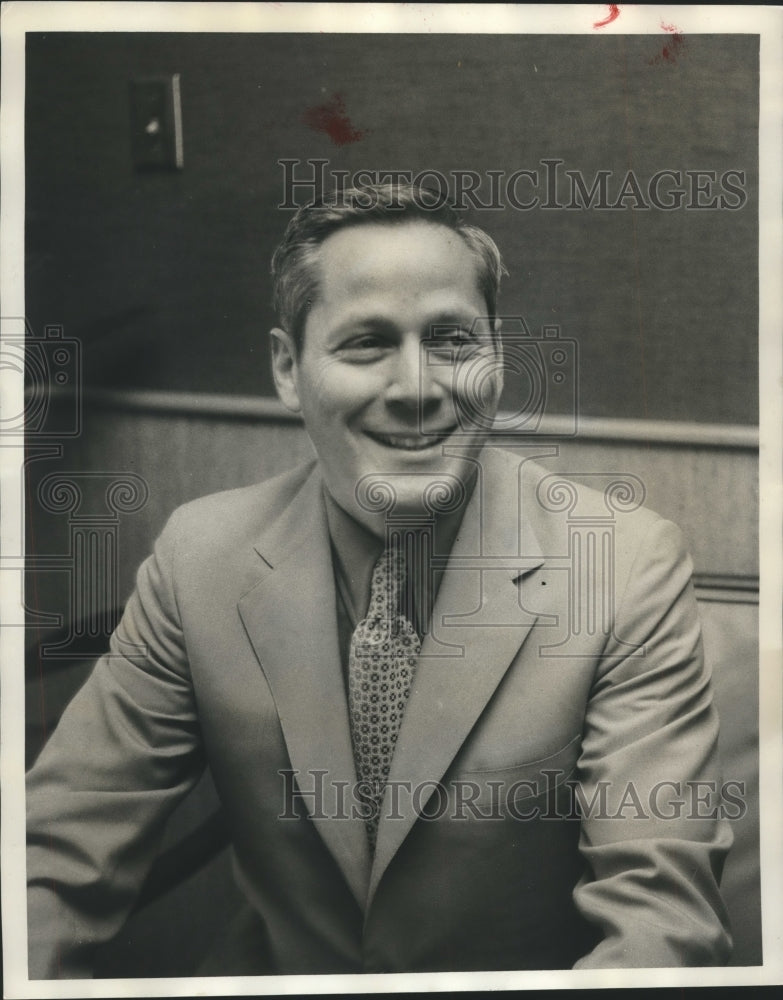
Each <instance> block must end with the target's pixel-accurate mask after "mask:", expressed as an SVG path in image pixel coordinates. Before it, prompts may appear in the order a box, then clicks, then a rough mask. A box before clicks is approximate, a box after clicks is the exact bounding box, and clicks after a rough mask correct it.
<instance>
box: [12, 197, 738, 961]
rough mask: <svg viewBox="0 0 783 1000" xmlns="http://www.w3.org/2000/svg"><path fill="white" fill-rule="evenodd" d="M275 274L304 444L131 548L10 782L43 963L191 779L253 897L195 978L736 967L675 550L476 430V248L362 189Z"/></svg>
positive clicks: (697, 653) (419, 211)
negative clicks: (84, 647)
mask: <svg viewBox="0 0 783 1000" xmlns="http://www.w3.org/2000/svg"><path fill="white" fill-rule="evenodd" d="M273 272H274V279H275V291H276V302H277V305H278V309H279V313H280V322H281V327H280V328H279V329H276V330H274V331H273V332H272V347H273V369H274V376H275V382H276V385H277V389H278V392H279V395H280V397H281V399H282V401H283V403H284V404H285V405H286V406H287V407H288V408H289V409H291V410H294V411H296V412H300V413H301V414H302V417H303V420H304V424H305V427H306V429H307V431H308V434H309V435H310V437H311V439H312V442H313V444H314V446H315V450H316V454H317V461H316V462H315V464H314V465H310V466H308V467H306V468H304V469H297V470H295V471H293V472H291V473H288V474H286V475H283V476H281V477H278V478H277V479H275V480H272V481H270V482H268V483H264V484H261V485H260V486H257V487H252V488H248V489H241V490H235V491H231V492H229V493H223V494H218V495H216V496H212V497H207V498H205V499H203V500H200V501H196V502H194V503H191V504H188V505H186V506H185V507H183V508H180V509H179V510H178V511H176V512H175V513H174V515H173V516H172V518H171V519H170V521H169V523H168V525H167V526H166V529H165V530H164V532H163V534H162V535H161V538H160V539H159V541H158V544H157V546H156V549H155V553H154V555H153V556H152V557H150V559H149V560H147V562H145V563H144V565H143V566H142V567H141V569H140V571H139V575H138V581H137V588H136V591H135V593H134V594H133V596H132V597H131V599H130V602H129V604H128V607H127V609H126V611H125V614H124V617H123V619H122V622H121V623H120V625H119V627H118V629H117V631H116V633H115V635H114V636H113V638H112V642H111V651H110V653H109V654H108V655H107V656H106V657H104V658H103V659H102V660H100V661H99V663H98V664H97V666H96V668H95V671H94V673H93V675H92V677H91V678H90V680H89V681H88V682H87V684H86V685H85V687H84V688H83V689H82V691H81V692H80V693H79V694H78V695H77V697H76V698H75V699H74V701H73V702H72V703H71V705H70V706H69V708H68V709H67V711H66V713H65V715H64V717H63V720H62V722H61V724H60V726H59V727H58V729H57V731H56V732H55V734H54V736H53V737H52V739H51V741H50V743H49V744H48V745H47V747H46V748H45V750H44V752H43V753H42V755H41V757H40V759H39V761H38V762H37V764H36V766H35V767H34V768H33V770H32V772H31V775H30V784H29V796H28V802H29V838H30V850H29V860H28V878H29V882H30V895H29V924H30V940H31V949H30V963H31V964H30V973H31V976H33V977H52V976H58V975H71V976H73V975H85V974H89V961H90V953H91V951H92V949H93V947H94V945H95V944H96V943H98V942H100V941H103V940H106V939H108V938H110V937H111V936H112V935H113V934H114V933H116V932H117V931H118V930H119V928H120V927H121V925H122V921H123V920H124V918H125V916H126V914H127V913H128V911H129V909H130V907H131V906H132V904H133V900H134V898H135V895H136V893H137V891H138V889H139V886H140V885H141V883H142V881H143V878H144V876H145V873H146V872H147V870H148V868H149V865H150V863H151V860H152V857H153V856H154V852H155V849H156V845H157V843H158V840H159V837H160V833H161V829H162V826H163V824H164V822H165V819H166V817H167V816H168V814H169V813H170V812H171V810H172V808H173V807H174V805H175V804H176V803H177V802H178V801H179V800H180V799H181V797H182V796H183V795H184V794H185V793H186V792H187V791H188V790H189V789H190V788H191V787H192V786H193V784H194V783H195V781H196V780H197V778H198V776H199V774H200V773H201V771H202V769H203V767H204V766H205V764H208V765H209V767H210V768H211V771H212V775H213V777H214V781H215V785H216V788H217V790H218V793H219V795H220V797H221V799H222V802H223V805H224V808H225V811H226V813H227V816H228V821H229V824H230V826H231V830H232V839H233V847H234V851H235V854H236V866H235V870H236V877H237V880H238V882H239V885H240V887H241V888H242V890H243V892H244V894H245V896H246V897H247V900H248V910H247V914H246V915H245V916H244V917H243V918H242V920H240V921H239V922H238V923H237V925H236V926H235V927H232V929H231V932H230V933H229V934H228V935H227V940H226V941H225V942H223V943H222V945H221V948H220V949H219V951H220V955H221V956H222V957H223V960H224V961H223V965H222V966H219V965H218V966H213V969H214V971H221V972H223V973H225V974H252V973H259V974H263V973H268V972H279V973H336V972H362V971H367V972H395V971H437V970H446V969H454V970H478V969H537V968H567V967H570V966H574V965H575V966H577V967H582V968H587V967H612V966H616V967H620V966H673V965H700V964H716V963H722V962H724V961H725V960H726V958H727V955H728V952H729V946H730V945H729V937H728V931H727V928H726V919H725V912H724V909H723V905H722V902H721V900H720V896H719V892H718V881H719V877H720V871H721V867H722V861H723V857H724V855H725V852H726V850H727V849H728V846H729V843H730V836H729V834H728V832H727V830H726V827H725V825H724V824H723V823H722V822H721V820H720V816H719V811H718V810H717V809H716V808H714V803H707V804H705V801H704V795H703V794H702V793H699V794H697V795H696V796H695V799H694V796H691V798H692V799H693V801H691V802H690V804H689V803H688V801H686V800H687V798H688V792H689V790H692V789H693V788H694V787H695V788H696V789H697V791H698V789H702V792H703V790H704V789H705V788H706V789H710V788H712V789H714V788H715V787H717V781H718V778H719V775H718V768H717V762H716V737H717V720H716V717H715V713H714V710H713V707H712V701H711V692H710V684H709V678H708V676H707V674H706V673H705V670H704V666H703V662H702V652H701V640H700V630H699V624H698V618H697V613H696V609H695V602H694V598H693V594H692V590H691V585H690V571H691V566H690V561H689V559H688V557H687V555H686V553H685V552H684V550H683V548H682V543H681V539H680V535H679V532H678V531H677V529H676V528H675V527H674V526H673V525H671V524H670V523H668V522H666V521H663V520H662V519H660V518H659V517H657V515H655V514H653V513H651V512H649V511H646V510H644V509H642V508H638V509H630V508H633V507H634V504H632V503H625V506H626V507H628V508H629V510H628V511H627V512H622V513H617V514H616V516H615V517H613V519H610V520H611V530H609V529H608V528H607V529H606V530H604V529H603V528H600V525H606V514H607V511H608V510H614V511H617V510H619V509H620V508H622V507H623V498H622V497H621V498H620V502H619V504H618V503H615V506H614V507H612V504H611V502H610V501H612V496H613V494H612V491H611V490H609V491H607V492H606V493H605V494H601V493H596V492H594V491H592V490H588V489H586V488H585V487H582V486H579V487H576V486H575V485H574V484H567V483H565V482H564V481H562V480H559V481H558V480H556V479H554V478H553V477H552V476H551V475H549V474H548V473H547V472H545V470H544V469H542V468H541V467H540V466H538V465H537V464H536V463H534V462H532V461H530V455H531V454H533V455H534V454H535V448H527V449H524V448H523V449H517V450H516V451H514V450H510V451H509V450H504V449H500V448H498V447H496V446H495V444H496V442H494V441H493V440H491V439H490V436H489V428H490V422H491V421H489V420H488V419H487V417H488V416H489V417H492V416H494V414H495V411H496V410H497V406H498V402H499V398H500V392H501V388H502V381H503V380H502V373H503V368H504V364H505V365H506V366H508V359H507V360H506V361H505V362H504V360H503V352H502V346H501V340H500V321H499V319H498V318H497V316H496V294H497V289H498V284H499V280H500V276H501V273H502V264H501V261H500V256H499V253H498V251H497V249H496V247H495V246H494V244H493V243H492V241H491V240H490V239H489V237H487V236H486V234H484V233H483V232H481V231H480V230H477V229H475V228H472V227H468V226H465V225H464V224H463V222H462V221H461V220H460V218H459V217H457V216H456V215H455V214H454V213H453V212H452V211H451V210H450V209H449V207H448V206H447V205H446V204H445V203H443V202H439V203H438V204H437V205H435V204H434V203H433V201H432V198H431V196H430V195H427V193H426V192H423V191H422V190H418V189H414V188H410V187H404V186H398V187H392V186H379V187H371V188H366V189H362V190H361V191H351V192H347V193H346V194H345V195H344V196H343V197H342V199H340V200H339V201H337V202H336V203H335V204H334V205H328V204H316V205H314V206H310V207H309V208H306V209H302V210H300V211H299V212H298V213H297V215H296V217H295V218H294V219H293V220H292V221H291V223H290V225H289V227H288V230H287V231H286V235H285V237H284V240H283V243H282V245H281V246H280V247H279V248H278V250H277V252H276V254H275V258H274V263H273ZM564 497H565V499H566V500H567V501H568V502H567V503H564ZM616 499H617V498H616V497H615V500H616ZM625 499H626V500H627V498H625ZM607 503H609V505H608V506H607ZM577 504H578V505H579V508H578V509H579V511H580V512H581V511H583V510H585V509H588V510H590V511H592V512H593V515H595V512H596V511H599V512H601V513H600V516H597V515H596V516H593V518H592V520H590V518H588V519H587V521H589V523H590V524H591V525H592V526H593V527H592V528H591V531H584V532H583V533H582V534H581V535H580V534H579V532H578V531H577V532H575V531H574V521H573V519H571V520H569V517H568V516H567V515H568V513H569V511H573V510H575V509H576V508H575V505H577ZM587 521H584V519H583V522H579V523H587ZM596 525H599V527H595V526H596ZM591 532H592V533H591ZM596 540H597V541H596ZM596 544H597V545H598V558H597V559H593V556H594V555H595V552H594V548H595V545H596ZM581 546H583V547H581ZM576 552H580V553H582V554H583V560H582V562H581V563H580V562H579V560H578V559H576V557H575V556H574V553H576ZM569 553H570V554H571V557H572V558H571V568H570V569H569V567H568V566H566V565H564V554H565V556H568V555H569ZM587 566H589V567H591V569H590V572H588V573H587V575H585V573H584V567H587ZM593 568H594V571H593ZM699 795H701V798H699Z"/></svg>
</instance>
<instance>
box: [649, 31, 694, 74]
mask: <svg viewBox="0 0 783 1000" xmlns="http://www.w3.org/2000/svg"><path fill="white" fill-rule="evenodd" d="M661 28H663V30H664V31H666V32H668V33H669V34H670V35H671V41H669V42H667V43H666V45H664V47H663V48H662V49H661V51H660V52H659V53H658V54H657V55H655V56H653V57H652V59H648V60H647V65H648V66H662V65H663V64H664V63H668V64H669V65H670V66H673V65H675V64H676V63H677V62H678V60H679V59H680V57H681V56H684V55H685V53H686V51H687V48H688V46H687V45H686V44H685V36H684V35H683V33H682V32H681V31H680V30H679V28H678V27H677V25H676V24H664V22H663V21H661Z"/></svg>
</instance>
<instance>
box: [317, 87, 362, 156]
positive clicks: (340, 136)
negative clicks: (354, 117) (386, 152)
mask: <svg viewBox="0 0 783 1000" xmlns="http://www.w3.org/2000/svg"><path fill="white" fill-rule="evenodd" d="M302 123H303V124H304V125H307V126H309V127H310V128H311V129H313V131H315V132H325V133H326V134H327V135H328V136H329V138H330V139H331V140H332V142H333V143H334V144H335V146H347V145H348V143H349V142H358V141H359V140H360V139H363V138H364V137H365V136H366V135H367V134H368V132H369V131H370V130H369V129H366V128H354V127H353V125H352V124H351V119H350V118H349V117H348V115H347V113H346V110H345V101H344V100H343V96H342V94H335V95H334V97H331V98H330V99H329V100H328V101H327V102H326V104H319V105H318V106H317V107H315V108H308V109H307V111H305V113H304V114H303V115H302Z"/></svg>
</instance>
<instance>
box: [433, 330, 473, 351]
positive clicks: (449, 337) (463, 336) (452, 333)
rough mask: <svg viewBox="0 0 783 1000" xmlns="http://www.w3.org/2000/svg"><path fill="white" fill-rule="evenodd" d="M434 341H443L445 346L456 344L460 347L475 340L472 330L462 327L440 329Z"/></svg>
mask: <svg viewBox="0 0 783 1000" xmlns="http://www.w3.org/2000/svg"><path fill="white" fill-rule="evenodd" d="M434 339H435V341H436V342H437V341H442V342H443V343H444V344H455V345H456V346H457V347H459V346H461V345H462V344H469V343H471V342H472V341H473V339H474V338H473V335H472V334H471V332H470V330H466V329H464V327H461V326H455V327H450V328H448V329H439V330H438V331H437V332H436V334H435V338H434Z"/></svg>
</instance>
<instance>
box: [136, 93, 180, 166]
mask: <svg viewBox="0 0 783 1000" xmlns="http://www.w3.org/2000/svg"><path fill="white" fill-rule="evenodd" d="M130 101H131V143H132V156H133V165H134V167H136V169H137V170H155V169H158V170H181V169H182V166H183V151H182V110H181V106H180V91H179V73H173V74H171V75H169V76H145V77H138V78H137V79H135V80H131V84H130Z"/></svg>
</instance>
